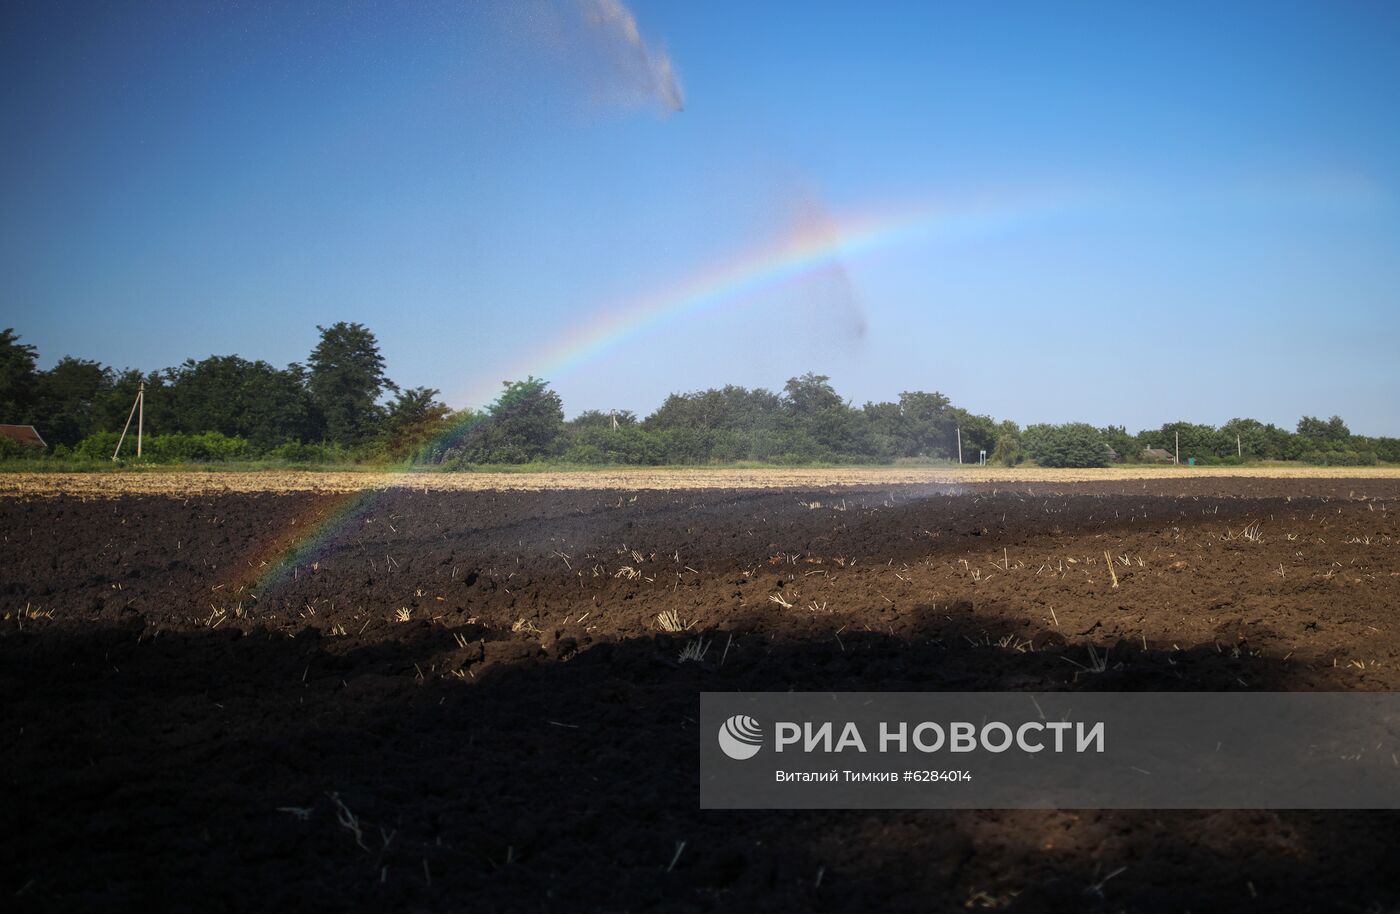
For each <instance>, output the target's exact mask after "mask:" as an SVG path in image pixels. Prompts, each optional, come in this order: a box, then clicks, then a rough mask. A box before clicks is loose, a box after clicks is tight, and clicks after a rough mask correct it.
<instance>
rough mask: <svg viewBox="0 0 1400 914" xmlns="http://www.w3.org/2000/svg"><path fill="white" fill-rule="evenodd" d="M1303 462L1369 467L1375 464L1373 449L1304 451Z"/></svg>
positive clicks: (1319, 464)
mask: <svg viewBox="0 0 1400 914" xmlns="http://www.w3.org/2000/svg"><path fill="white" fill-rule="evenodd" d="M1301 459H1302V461H1303V462H1304V463H1311V464H1313V465H1315V466H1322V467H1370V466H1375V465H1376V454H1375V452H1374V451H1349V450H1339V451H1306V452H1304V454H1303V456H1302V458H1301Z"/></svg>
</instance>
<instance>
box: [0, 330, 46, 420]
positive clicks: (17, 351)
mask: <svg viewBox="0 0 1400 914" xmlns="http://www.w3.org/2000/svg"><path fill="white" fill-rule="evenodd" d="M19 340H20V338H19V335H18V334H16V333H15V331H14V328H9V329H6V330H0V423H6V424H12V425H28V424H30V423H31V422H33V421H34V408H35V406H36V405H37V400H38V394H39V391H38V387H39V376H38V372H37V371H36V370H35V365H36V364H37V359H38V357H39V351H38V350H37V349H35V348H34V347H33V346H31V345H29V344H28V343H21V342H20V341H19Z"/></svg>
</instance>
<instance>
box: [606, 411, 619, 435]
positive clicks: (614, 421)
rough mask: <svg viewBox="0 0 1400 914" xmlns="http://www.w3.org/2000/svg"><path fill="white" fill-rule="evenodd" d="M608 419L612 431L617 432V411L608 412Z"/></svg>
mask: <svg viewBox="0 0 1400 914" xmlns="http://www.w3.org/2000/svg"><path fill="white" fill-rule="evenodd" d="M608 418H609V419H611V420H612V430H613V431H617V410H615V409H610V410H608Z"/></svg>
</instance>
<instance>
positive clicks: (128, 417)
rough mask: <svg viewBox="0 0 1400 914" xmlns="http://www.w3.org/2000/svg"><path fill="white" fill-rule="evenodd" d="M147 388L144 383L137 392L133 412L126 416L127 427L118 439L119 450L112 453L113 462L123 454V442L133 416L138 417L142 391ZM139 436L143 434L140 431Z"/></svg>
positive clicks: (132, 406)
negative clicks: (137, 410) (137, 411)
mask: <svg viewBox="0 0 1400 914" xmlns="http://www.w3.org/2000/svg"><path fill="white" fill-rule="evenodd" d="M145 387H146V385H145V383H144V382H143V383H142V384H141V390H138V391H137V392H136V402H135V403H132V404H131V412H129V413H127V414H126V425H123V426H122V434H121V437H120V438H118V439H117V449H116V450H115V451H113V452H112V459H113V460H116V459H117V455H118V454H120V453H121V452H122V442H124V441H126V433H127V430H128V429H130V428H131V419H132V417H133V416H135V415H136V408H137V407H138V406H140V405H141V392H142V390H145ZM137 434H138V435H139V434H141V432H140V431H139V430H138V431H137Z"/></svg>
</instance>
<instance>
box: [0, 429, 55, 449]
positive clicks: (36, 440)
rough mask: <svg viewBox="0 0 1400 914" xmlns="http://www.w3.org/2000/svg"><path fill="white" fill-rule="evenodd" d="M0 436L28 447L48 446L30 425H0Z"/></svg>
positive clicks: (41, 447)
mask: <svg viewBox="0 0 1400 914" xmlns="http://www.w3.org/2000/svg"><path fill="white" fill-rule="evenodd" d="M0 438H9V439H10V440H11V441H17V442H19V443H20V444H23V445H27V446H28V447H37V448H40V449H43V448H46V447H48V445H47V444H45V443H44V439H43V438H40V437H39V432H38V431H36V430H35V428H34V426H32V425H0Z"/></svg>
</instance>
